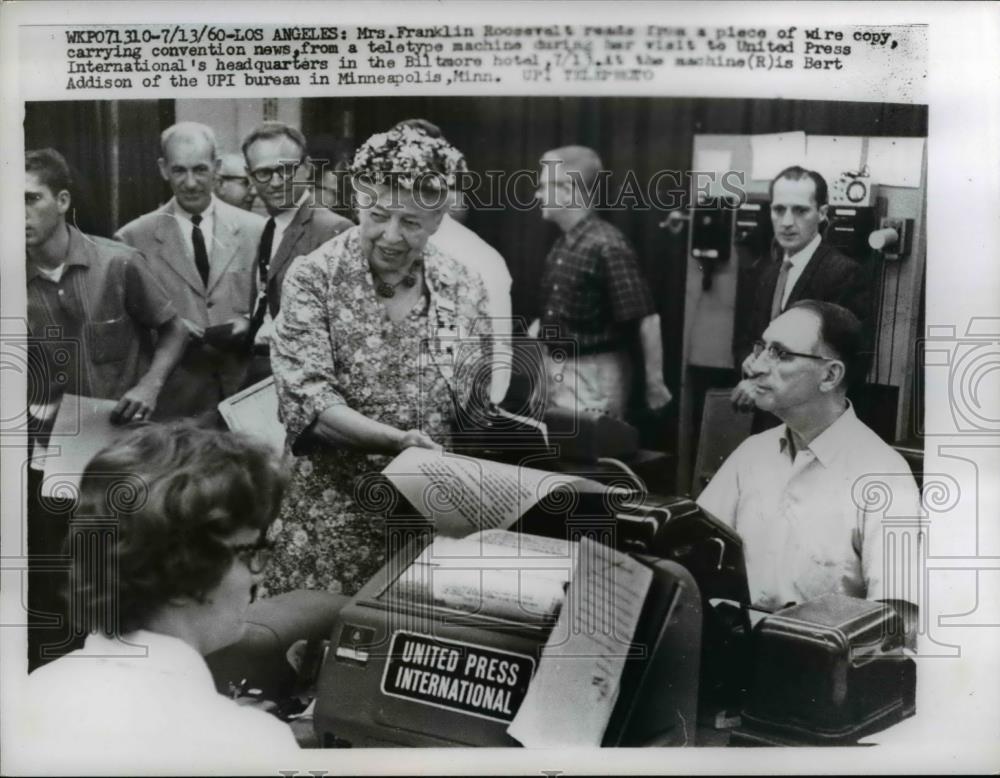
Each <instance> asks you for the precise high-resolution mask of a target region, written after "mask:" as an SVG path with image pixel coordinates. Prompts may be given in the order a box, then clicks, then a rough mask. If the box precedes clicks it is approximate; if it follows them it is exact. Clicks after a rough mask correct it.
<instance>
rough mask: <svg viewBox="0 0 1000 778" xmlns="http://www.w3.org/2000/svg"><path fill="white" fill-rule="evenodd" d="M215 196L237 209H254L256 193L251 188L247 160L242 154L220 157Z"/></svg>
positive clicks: (235, 153) (234, 153)
mask: <svg viewBox="0 0 1000 778" xmlns="http://www.w3.org/2000/svg"><path fill="white" fill-rule="evenodd" d="M215 195H216V197H218V198H219V199H220V200H222V201H223V202H227V203H229V204H230V205H235V206H236V207H237V208H244V209H246V210H250V208H251V207H253V199H254V192H253V189H251V188H250V177H249V175H248V174H247V165H246V159H244V157H243V155H242V154H240V153H238V152H235V151H233V152H230V153H228V154H223V155H221V156H220V157H219V173H218V175H217V176H216V178H215Z"/></svg>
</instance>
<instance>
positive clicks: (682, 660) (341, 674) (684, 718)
mask: <svg viewBox="0 0 1000 778" xmlns="http://www.w3.org/2000/svg"><path fill="white" fill-rule="evenodd" d="M421 548H422V545H421V544H419V543H416V544H413V545H411V546H410V547H408V548H407V549H406V550H405V551H404V552H402V553H403V554H404V559H409V560H412V559H413V558H415V557H416V555H417V554H418V553H419V551H420V549H421ZM640 561H642V562H643V563H644V564H647V565H649V566H650V568H651V569H652V570H653V581H652V584H651V586H650V591H649V595H648V596H647V598H646V602H645V603H644V606H643V610H642V612H641V615H640V619H639V626H638V627H637V630H636V634H635V636H634V639H633V643H632V654H631V655H630V658H629V659H628V660H627V661H626V664H625V669H624V671H623V674H622V678H621V684H620V693H619V696H618V700H617V703H616V705H615V708H614V710H613V712H612V716H611V719H610V721H609V723H608V726H607V729H606V732H605V738H604V741H603V743H602V745H606V746H641V745H693V744H694V739H695V716H696V706H697V694H698V665H699V657H700V649H701V644H700V637H701V625H702V614H701V604H700V598H699V595H698V590H697V586H696V585H695V583H694V580H693V579H692V578H691V576H690V574H689V573H688V572H687V571H686V570H685V569H684V568H683V567H681V566H680V565H677V564H675V563H673V562H670V561H666V560H661V559H652V558H647V557H641V558H640ZM405 566H406V565H405V562H404V563H403V564H400V563H399V562H397V563H390V564H388V565H386V566H385V567H384V568H383V569H382V570H381V571H380V572H379V573H378V574H377V575H376V576H375V578H373V579H372V580H371V581H370V582H369V583H368V584H366V585H365V586H364V587H363V588H362V589H361V591H360V592H358V594H357V595H356V596H355V597H354V599H353V601H352V602H351V603H350V604H349V605H348V606H346V607H345V608H344V609H343V610H342V611H341V613H340V614H339V616H338V618H337V621H336V623H335V625H334V628H333V632H332V635H331V646H330V651H329V652H328V654H327V658H326V661H325V664H324V666H323V669H322V670H321V672H320V677H319V685H318V695H317V702H316V710H315V718H314V720H315V727H316V734H317V736H318V738H319V740H320V742H321V744H322V745H323V746H324V747H327V748H331V747H384V746H517V745H519V744H518V742H517V741H516V740H514V739H513V738H511V737H510V736H509V735H508V734H507V731H506V730H507V727H508V726H509V721H506V720H494V719H490V718H486V717H483V716H478V715H475V714H472V713H467V712H463V711H459V710H454V709H448V708H447V707H441V706H434V705H430V704H427V703H426V702H420V701H416V700H411V699H402V698H400V697H398V696H392V695H391V694H387V693H385V689H386V683H385V680H384V678H383V676H384V675H385V674H386V673H385V668H386V663H387V662H388V661H390V659H391V657H390V655H389V652H388V648H389V646H390V644H391V642H392V636H393V634H394V633H397V632H399V631H401V630H405V631H406V632H407V633H416V634H420V635H425V636H427V638H428V640H440V641H442V642H444V643H446V644H448V645H457V644H463V645H466V646H469V647H470V648H471V649H472V650H476V649H477V648H482V649H485V650H488V651H494V652H508V653H512V654H516V655H520V656H522V657H525V658H527V657H530V658H531V661H533V666H534V669H533V670H532V672H534V670H537V666H538V661H539V659H540V657H541V651H542V648H543V647H544V645H545V642H546V640H547V638H548V635H549V633H550V631H551V629H552V627H553V625H554V623H555V622H554V620H550V621H549V622H548V623H539V622H535V623H531V622H530V621H525V622H524V623H521V622H514V621H511V620H507V619H501V618H495V617H491V616H486V615H475V614H469V613H459V612H457V611H454V610H450V609H448V608H443V607H437V606H428V605H420V604H413V605H411V606H407V604H406V603H404V602H401V601H399V600H398V599H397V600H394V601H392V602H386V601H385V599H384V598H383V597H381V595H382V594H383V593H384V592H385V591H386V590H387V588H388V587H389V586H390V584H391V583H392V580H393V578H394V577H395V576H396V575H398V573H399V572H401V570H402V569H403V568H405ZM358 635H364V636H365V638H364V639H365V643H364V644H358V643H357V641H356V639H355V638H356V637H357V636H358ZM344 646H351V650H350V651H349V652H344V651H343V650H341V651H340V652H339V653H338V650H337V649H338V648H341V649H343V647H344ZM352 657H353V658H352ZM360 657H364V661H358V659H359V658H360ZM514 713H516V710H515V711H514Z"/></svg>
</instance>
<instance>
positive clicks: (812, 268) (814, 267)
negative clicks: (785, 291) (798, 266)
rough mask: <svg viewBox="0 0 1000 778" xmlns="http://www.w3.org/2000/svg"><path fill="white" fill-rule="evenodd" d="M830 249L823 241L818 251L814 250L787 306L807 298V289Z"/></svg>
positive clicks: (796, 282) (789, 296) (789, 297)
mask: <svg viewBox="0 0 1000 778" xmlns="http://www.w3.org/2000/svg"><path fill="white" fill-rule="evenodd" d="M830 250H831V249H830V247H829V246H826V245H824V244H823V243H822V242H821V243H820V244H819V245H818V246H817V247H816V251H814V252H813V255H812V257H810V259H809V262H808V263H806V266H805V268H803V270H802V275H800V276H799V277H798V279H797V280H796V281H795V286H793V287H792V291H791V293H790V294H789V295H788V305H786V306H785V308H787V307H788V306H789V305H791V304H792V303H794V302H798V301H799V300H801V299H805V295H806V289H809V288H811V286H812V282H813V278H814V277H815V275H816V273H818V272H819V268H820V265H822V264H823V260H824V259H825V258H826V255H827V254H829V253H830ZM783 310H784V309H783Z"/></svg>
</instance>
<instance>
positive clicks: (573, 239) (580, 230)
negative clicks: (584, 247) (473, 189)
mask: <svg viewBox="0 0 1000 778" xmlns="http://www.w3.org/2000/svg"><path fill="white" fill-rule="evenodd" d="M596 219H597V214H595V213H594V212H593V211H590V212H588V213H587V215H586V216H584V217H583V218H582V219H580V221H578V222H577V223H576V224H574V225H573V226H572V227H570V228H569V230H568V231H566V232H565V233H564V234H563V245H564V246H565V247H566V248H567V249H569V250H572V249H573V248H574V247H575V246H576V244H577V243H579V242H580V241H581V240H583V237H584V235H585V233H586V232H587V231H588V230H589V229H590V227H591V226H592V225H593V224H594V221H595V220H596Z"/></svg>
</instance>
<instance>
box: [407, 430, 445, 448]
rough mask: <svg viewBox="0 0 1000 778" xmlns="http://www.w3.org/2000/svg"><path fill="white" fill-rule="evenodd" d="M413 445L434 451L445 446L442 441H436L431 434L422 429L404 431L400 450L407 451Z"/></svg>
mask: <svg viewBox="0 0 1000 778" xmlns="http://www.w3.org/2000/svg"><path fill="white" fill-rule="evenodd" d="M411 446H416V447H417V448H429V449H432V450H434V451H441V450H442V448H443V447H442V446H441V444H440V443H435V442H434V440H433V439H432V438H431V436H430V435H428V434H427V433H425V432H421V431H420V430H407V431H406V432H404V433H403V437H401V438H400V439H399V450H400V451H405V450H406V449H408V448H410V447H411Z"/></svg>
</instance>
